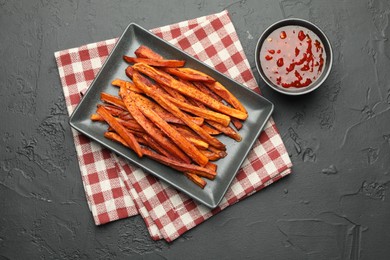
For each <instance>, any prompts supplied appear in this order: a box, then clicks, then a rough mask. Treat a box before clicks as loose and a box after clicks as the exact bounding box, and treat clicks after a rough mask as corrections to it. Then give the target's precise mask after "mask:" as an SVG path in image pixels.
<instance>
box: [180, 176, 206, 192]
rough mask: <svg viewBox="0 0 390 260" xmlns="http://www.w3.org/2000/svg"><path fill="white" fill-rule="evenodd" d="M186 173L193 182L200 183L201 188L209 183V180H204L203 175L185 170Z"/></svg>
mask: <svg viewBox="0 0 390 260" xmlns="http://www.w3.org/2000/svg"><path fill="white" fill-rule="evenodd" d="M184 175H185V176H186V177H187V178H188V179H189V180H191V181H192V182H193V183H195V184H196V185H198V186H199V187H200V188H201V189H204V187H206V185H207V182H206V181H205V180H203V179H202V178H201V177H199V176H198V175H196V174H194V173H190V172H185V173H184Z"/></svg>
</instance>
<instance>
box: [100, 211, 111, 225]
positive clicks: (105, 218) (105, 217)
mask: <svg viewBox="0 0 390 260" xmlns="http://www.w3.org/2000/svg"><path fill="white" fill-rule="evenodd" d="M98 219H99V222H100V223H102V224H105V223H108V222H110V216H109V215H108V213H107V212H105V213H102V214H100V215H98Z"/></svg>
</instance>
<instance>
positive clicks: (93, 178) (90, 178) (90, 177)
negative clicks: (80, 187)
mask: <svg viewBox="0 0 390 260" xmlns="http://www.w3.org/2000/svg"><path fill="white" fill-rule="evenodd" d="M88 181H89V184H90V185H91V184H95V183H98V182H99V176H98V174H97V173H96V172H95V173H92V174H89V175H88Z"/></svg>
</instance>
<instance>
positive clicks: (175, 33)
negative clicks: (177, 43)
mask: <svg viewBox="0 0 390 260" xmlns="http://www.w3.org/2000/svg"><path fill="white" fill-rule="evenodd" d="M171 34H172V39H174V38H177V37H179V36H180V35H181V31H180V28H179V27H177V28H175V29H173V30H172V31H171Z"/></svg>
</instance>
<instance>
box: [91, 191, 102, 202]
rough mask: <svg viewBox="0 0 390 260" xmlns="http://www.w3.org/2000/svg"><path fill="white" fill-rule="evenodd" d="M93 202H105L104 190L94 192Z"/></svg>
mask: <svg viewBox="0 0 390 260" xmlns="http://www.w3.org/2000/svg"><path fill="white" fill-rule="evenodd" d="M92 197H93V202H94V203H95V204H101V203H103V202H104V196H103V193H102V192H99V193H95V194H93V196H92Z"/></svg>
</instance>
